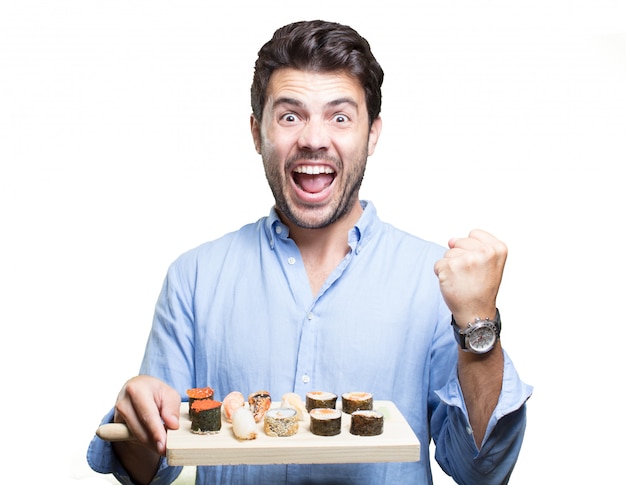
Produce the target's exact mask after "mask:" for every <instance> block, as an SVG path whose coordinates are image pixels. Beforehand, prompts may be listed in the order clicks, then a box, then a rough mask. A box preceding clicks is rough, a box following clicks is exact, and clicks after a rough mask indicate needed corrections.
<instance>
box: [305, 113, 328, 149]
mask: <svg viewBox="0 0 626 485" xmlns="http://www.w3.org/2000/svg"><path fill="white" fill-rule="evenodd" d="M298 144H299V145H300V148H302V149H304V150H311V151H317V150H324V149H327V148H328V147H329V145H330V136H329V133H328V127H327V126H326V123H324V121H322V120H315V119H309V120H307V122H306V124H305V125H304V127H303V128H302V131H301V132H300V138H299V139H298Z"/></svg>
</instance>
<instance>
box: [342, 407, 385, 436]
mask: <svg viewBox="0 0 626 485" xmlns="http://www.w3.org/2000/svg"><path fill="white" fill-rule="evenodd" d="M384 421H385V420H384V417H383V415H382V413H379V412H378V411H372V410H361V411H354V412H353V413H352V421H351V422H350V433H352V434H355V435H359V436H376V435H379V434H382V432H383V424H384Z"/></svg>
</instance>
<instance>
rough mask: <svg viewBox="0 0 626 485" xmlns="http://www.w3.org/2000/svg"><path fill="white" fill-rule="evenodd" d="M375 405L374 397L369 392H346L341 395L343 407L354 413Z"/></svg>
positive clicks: (345, 411) (344, 410)
mask: <svg viewBox="0 0 626 485" xmlns="http://www.w3.org/2000/svg"><path fill="white" fill-rule="evenodd" d="M373 407H374V398H373V397H372V395H371V394H370V393H369V392H345V393H343V394H342V395H341V409H342V410H343V412H344V413H348V414H352V413H353V412H354V411H359V410H361V409H364V410H370V409H373Z"/></svg>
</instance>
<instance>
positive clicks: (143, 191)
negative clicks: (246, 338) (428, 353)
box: [0, 0, 626, 485]
mask: <svg viewBox="0 0 626 485" xmlns="http://www.w3.org/2000/svg"><path fill="white" fill-rule="evenodd" d="M213 3H214V2H199V1H195V2H194V1H177V2H163V1H149V2H148V1H135V2H133V1H94V0H80V1H78V0H77V1H66V0H63V1H54V2H49V1H21V2H5V3H4V4H2V6H1V7H0V163H1V168H0V223H1V226H0V227H2V235H1V236H0V245H1V250H0V265H1V266H0V278H1V279H0V285H1V286H0V298H1V300H0V301H1V303H2V312H1V313H0V322H1V324H2V330H3V332H2V338H1V340H0V342H1V345H2V351H1V357H0V358H1V359H2V382H3V388H4V391H3V396H4V398H3V403H2V415H1V420H2V428H3V432H2V436H3V442H4V444H5V445H7V444H8V445H9V448H8V451H6V448H5V451H4V452H3V459H2V463H3V465H4V467H5V468H4V469H3V471H2V473H5V472H7V470H8V474H9V476H11V475H15V477H20V476H24V475H26V476H29V477H31V478H30V480H28V481H29V482H32V483H35V482H36V483H74V482H76V483H100V481H101V480H103V479H102V477H100V476H96V475H95V474H92V473H91V472H90V471H89V470H88V468H87V466H86V464H85V460H84V456H85V451H86V448H87V445H88V443H89V441H90V439H91V437H92V435H93V432H94V430H95V428H96V427H97V424H98V423H99V420H100V418H101V417H102V416H103V415H104V413H105V412H106V411H107V410H108V409H109V408H110V407H111V406H112V404H113V402H114V400H115V397H116V395H117V392H118V390H119V388H120V387H121V385H122V384H123V383H124V381H125V380H126V379H127V378H129V377H131V376H132V375H134V374H135V373H136V372H137V370H138V366H139V363H140V359H141V356H142V353H143V347H144V344H145V339H146V336H147V333H148V330H149V327H150V324H151V319H152V310H153V307H154V303H155V301H156V297H157V294H158V291H159V289H160V286H161V282H162V280H163V277H164V275H165V271H166V269H167V266H168V265H169V263H170V262H171V261H172V260H173V259H174V258H175V257H176V256H178V255H179V254H180V253H181V252H183V251H185V250H187V249H189V248H191V247H193V246H196V245H198V244H200V243H202V242H204V241H206V240H209V239H213V238H215V237H218V236H219V235H221V234H223V233H224V232H226V231H230V230H234V229H237V228H238V227H240V226H241V225H243V224H244V223H247V222H251V221H253V220H256V219H257V218H259V217H261V216H263V215H265V214H266V213H267V212H268V210H269V208H270V206H271V204H272V199H271V194H270V192H269V189H268V188H267V187H266V183H265V179H264V175H263V172H262V167H261V162H260V159H259V157H258V156H257V155H256V153H255V152H254V149H253V145H252V142H251V139H250V136H249V125H248V123H249V122H248V116H249V113H250V107H249V86H250V81H251V78H252V67H253V63H254V60H255V58H256V52H257V50H258V48H259V47H260V46H261V44H262V43H264V42H265V41H266V40H268V39H269V38H270V37H271V34H272V33H273V31H274V29H275V28H277V27H279V26H281V25H283V24H285V23H288V22H291V21H294V20H300V19H311V18H324V19H327V20H335V21H340V22H344V23H347V24H350V25H352V26H353V27H355V28H356V29H357V30H359V32H360V33H361V34H362V35H364V36H365V37H366V38H367V39H368V40H369V41H370V43H371V45H372V48H373V51H374V54H375V55H376V56H377V57H378V59H379V61H380V62H381V64H382V66H383V68H384V70H385V73H386V78H385V83H384V85H383V111H382V116H383V120H384V129H383V134H382V138H381V140H380V142H379V145H378V149H377V152H376V154H375V155H374V156H373V157H372V158H371V159H370V163H369V166H368V171H367V173H366V180H365V183H364V186H363V189H362V193H361V195H362V197H363V198H366V199H371V200H373V201H374V202H375V204H376V206H377V208H378V211H379V214H380V216H381V217H382V218H383V219H385V220H387V221H389V222H392V223H393V224H395V225H397V226H399V227H401V228H403V229H406V230H408V231H410V232H413V233H415V234H417V235H420V236H422V237H424V238H427V239H431V240H434V241H437V242H439V243H441V244H446V242H447V240H448V238H450V237H452V236H459V235H465V234H466V233H467V232H468V231H469V230H470V229H472V228H473V227H482V228H484V229H487V230H489V231H491V232H493V233H494V234H496V235H497V236H499V237H500V238H501V239H503V240H504V241H505V242H506V243H507V244H508V245H509V250H510V255H509V261H508V264H507V269H506V271H505V280H504V282H503V285H502V287H501V292H500V298H499V307H500V309H501V311H502V315H503V322H504V328H503V342H504V344H505V347H506V348H507V350H508V352H509V353H510V355H511V356H512V357H513V359H514V361H515V363H516V366H517V368H518V371H519V373H520V374H521V376H522V378H523V379H524V380H525V381H526V382H528V383H530V384H532V385H534V387H535V392H534V395H533V397H532V398H531V399H530V401H529V403H528V418H529V421H528V428H527V434H526V440H525V443H524V446H523V449H522V452H521V455H520V458H519V461H518V465H517V468H516V470H515V472H514V475H513V478H512V479H511V482H510V483H512V484H516V485H517V484H528V483H532V482H533V481H535V483H571V482H573V481H574V480H576V483H579V482H580V483H616V482H617V481H618V480H620V479H622V480H623V473H622V471H623V467H622V466H621V465H622V462H623V453H622V451H623V446H622V440H623V436H624V431H625V429H624V420H623V401H621V400H620V396H621V395H622V394H623V390H622V388H623V385H624V384H623V377H622V373H623V372H622V370H623V359H622V358H620V355H623V353H624V345H625V340H624V338H623V329H624V311H623V310H622V308H621V306H622V304H623V302H624V296H623V293H624V286H625V285H624V280H623V275H624V270H625V265H624V256H623V255H624V249H623V244H624V239H623V237H622V236H623V226H624V217H623V212H624V208H625V207H626V206H625V200H624V199H625V197H624V177H623V175H622V173H621V170H622V168H623V165H624V162H626V140H625V138H626V137H625V134H626V31H625V27H624V26H625V25H626V10H625V9H624V8H623V7H621V6H618V5H620V4H621V5H623V2H619V1H615V2H609V1H604V0H594V1H588V2H580V1H561V2H556V1H546V0H542V1H524V2H522V1H520V2H502V1H472V2H468V1H466V2H460V1H459V2H450V1H448V2H446V1H432V2H425V1H413V2H410V3H409V2H404V1H403V2H400V1H396V0H388V1H384V2H368V1H365V2H364V1H344V2H339V1H336V0H334V1H321V2H311V3H310V5H308V4H307V5H304V4H303V5H300V4H298V5H295V4H294V2H278V1H266V2H254V3H252V2H244V3H241V2H228V6H215V5H213ZM294 5H295V6H294ZM6 467H9V468H6ZM435 468H437V467H436V466H435ZM435 473H436V474H435V483H438V484H445V483H451V480H450V479H449V478H447V477H444V476H443V475H442V474H441V472H439V471H438V470H436V471H435ZM33 477H36V478H33ZM618 477H619V478H618ZM2 481H3V482H4V481H5V480H4V479H3V480H2ZM17 481H19V479H18V480H17Z"/></svg>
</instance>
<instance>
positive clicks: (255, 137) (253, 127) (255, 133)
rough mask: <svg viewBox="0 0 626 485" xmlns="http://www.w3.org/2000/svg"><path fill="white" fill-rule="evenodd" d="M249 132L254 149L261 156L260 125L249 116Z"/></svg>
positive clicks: (252, 116)
mask: <svg viewBox="0 0 626 485" xmlns="http://www.w3.org/2000/svg"><path fill="white" fill-rule="evenodd" d="M250 131H251V132H252V141H254V149H255V150H256V152H257V153H258V154H259V155H260V154H261V125H260V124H259V122H258V121H257V119H256V118H255V117H254V115H253V114H251V115H250Z"/></svg>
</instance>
